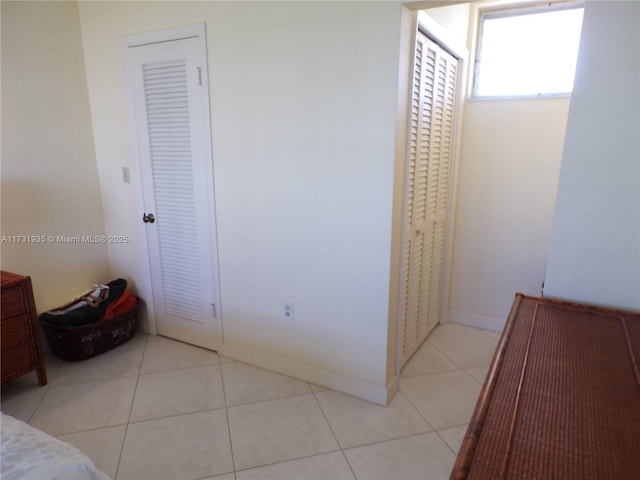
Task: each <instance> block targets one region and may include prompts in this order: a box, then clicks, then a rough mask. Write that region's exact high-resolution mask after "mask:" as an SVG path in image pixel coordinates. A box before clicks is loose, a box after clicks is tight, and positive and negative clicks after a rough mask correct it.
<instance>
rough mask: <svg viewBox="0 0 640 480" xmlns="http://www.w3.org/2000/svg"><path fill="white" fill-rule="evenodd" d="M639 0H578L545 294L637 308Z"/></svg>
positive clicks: (639, 270)
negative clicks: (574, 61)
mask: <svg viewBox="0 0 640 480" xmlns="http://www.w3.org/2000/svg"><path fill="white" fill-rule="evenodd" d="M639 26H640V3H638V2H633V1H630V2H586V7H585V14H584V24H583V27H582V38H581V42H580V54H579V58H578V67H577V71H576V79H575V84H574V91H573V97H572V100H571V108H570V111H569V122H568V126H567V138H566V142H565V147H564V155H563V159H562V168H561V174H560V184H559V190H558V201H557V205H556V211H555V218H554V223H553V233H552V238H551V248H550V253H549V259H548V263H547V284H546V285H547V287H546V289H545V293H546V294H547V295H549V296H553V297H560V298H563V299H568V300H573V301H581V302H587V303H595V304H601V305H607V306H613V307H620V308H627V309H635V310H640V33H639V32H640V29H639V28H638V27H639Z"/></svg>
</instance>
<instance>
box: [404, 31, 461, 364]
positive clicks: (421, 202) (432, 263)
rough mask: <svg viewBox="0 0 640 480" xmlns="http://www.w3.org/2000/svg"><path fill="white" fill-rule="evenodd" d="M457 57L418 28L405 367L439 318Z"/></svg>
mask: <svg viewBox="0 0 640 480" xmlns="http://www.w3.org/2000/svg"><path fill="white" fill-rule="evenodd" d="M457 65H458V60H457V59H456V58H455V57H453V56H452V55H450V54H449V53H448V52H446V51H444V50H443V49H442V48H440V47H439V46H438V45H437V44H436V43H434V42H432V41H431V40H429V39H428V38H427V37H426V36H425V35H423V34H422V33H421V32H418V36H417V42H416V51H415V63H414V73H413V92H412V103H411V112H410V126H409V135H410V138H409V155H408V157H409V158H408V165H407V179H406V192H405V219H404V222H405V223H404V228H405V235H404V253H403V255H404V258H403V269H402V281H401V288H402V292H401V297H400V298H401V309H400V352H399V353H400V367H402V366H403V365H404V364H405V363H406V361H407V360H408V359H409V358H410V357H411V355H412V354H413V353H414V352H415V351H416V350H417V348H418V347H419V346H420V345H421V344H422V342H423V341H424V339H425V338H426V337H427V335H428V334H429V333H430V332H431V330H433V328H434V327H435V326H436V325H437V324H438V322H439V321H440V315H441V310H442V301H441V296H442V277H443V271H444V255H445V240H446V238H445V236H446V230H447V229H446V220H447V212H448V197H449V183H450V182H449V176H450V170H451V165H450V164H451V161H452V155H453V121H454V118H453V117H454V100H455V92H456V69H457Z"/></svg>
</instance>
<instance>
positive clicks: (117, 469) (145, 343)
mask: <svg viewBox="0 0 640 480" xmlns="http://www.w3.org/2000/svg"><path fill="white" fill-rule="evenodd" d="M148 345H149V336H146V337H145V339H144V348H143V349H142V356H141V357H140V365H138V374H137V375H136V385H135V387H134V389H133V396H132V397H131V406H130V407H129V416H128V417H127V423H126V425H125V427H124V435H123V436H122V445H120V454H119V455H118V465H117V466H116V475H115V478H114V480H116V479H117V478H118V474H119V473H120V465H121V463H122V454H123V453H124V445H125V443H126V442H127V434H128V433H129V424H130V423H131V415H132V414H133V405H134V404H135V401H136V394H137V393H138V384H139V383H140V372H141V371H142V365H143V364H144V357H145V355H146V354H147V346H148Z"/></svg>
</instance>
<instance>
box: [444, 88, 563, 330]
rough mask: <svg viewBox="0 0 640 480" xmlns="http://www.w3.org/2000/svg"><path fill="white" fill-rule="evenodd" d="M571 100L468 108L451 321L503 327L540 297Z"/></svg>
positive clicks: (481, 103) (508, 102)
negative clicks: (523, 300)
mask: <svg viewBox="0 0 640 480" xmlns="http://www.w3.org/2000/svg"><path fill="white" fill-rule="evenodd" d="M568 107H569V100H568V99H541V100H519V101H518V100H504V101H468V102H467V103H466V105H465V114H464V127H463V143H462V154H461V160H460V165H459V177H458V203H457V213H456V223H455V238H454V249H453V268H452V280H451V293H450V300H449V309H450V312H449V320H451V321H454V322H457V323H464V324H470V325H477V326H479V327H483V328H490V329H494V330H495V329H497V330H499V329H501V328H502V327H503V325H504V322H505V321H506V318H507V315H508V313H509V309H510V307H511V304H512V303H513V298H514V294H515V293H516V292H522V293H525V294H529V295H540V291H541V287H542V282H543V281H544V275H545V266H546V259H547V252H548V248H549V237H550V234H551V223H552V218H553V208H554V202H555V195H556V187H557V181H558V175H559V170H560V159H561V157H562V145H563V139H564V132H565V126H566V121H567V111H568Z"/></svg>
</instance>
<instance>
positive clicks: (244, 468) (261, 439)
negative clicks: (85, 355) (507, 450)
mask: <svg viewBox="0 0 640 480" xmlns="http://www.w3.org/2000/svg"><path fill="white" fill-rule="evenodd" d="M498 338H499V334H497V333H494V332H489V331H485V330H478V329H473V328H469V327H463V326H460V325H454V324H448V325H443V326H439V327H438V328H436V330H434V332H433V333H432V334H431V335H430V336H429V338H428V339H427V341H426V342H425V343H424V344H423V345H422V347H421V348H420V349H419V350H418V351H417V352H416V354H415V355H414V356H413V358H411V360H410V361H409V362H408V363H407V365H406V366H405V368H404V369H403V371H402V373H401V378H400V391H399V392H398V393H397V395H396V396H395V397H394V399H393V400H392V401H391V403H390V404H389V406H387V407H381V406H378V405H374V404H372V403H369V402H367V401H364V400H360V399H357V398H354V397H351V396H348V395H344V394H341V393H338V392H334V391H332V390H327V389H325V388H322V387H318V386H316V385H312V384H309V383H306V382H303V381H300V380H296V379H293V378H289V377H286V376H283V375H279V374H276V373H273V372H269V371H266V370H262V369H259V368H256V367H252V366H249V365H246V364H243V363H240V362H235V361H232V360H229V359H227V358H224V357H222V356H219V355H217V354H216V353H214V352H210V351H207V350H203V349H200V348H197V347H193V346H190V345H187V344H184V343H180V342H177V341H173V340H170V339H166V338H163V337H156V336H148V335H144V334H137V335H136V336H135V337H134V338H133V339H132V340H131V341H130V342H128V343H127V344H125V345H122V346H121V347H119V348H117V349H115V350H112V351H111V352H107V353H105V354H103V355H100V356H98V357H96V358H93V359H90V360H86V361H84V362H79V363H72V362H63V361H61V360H59V359H56V358H54V357H52V356H49V355H47V372H48V376H49V384H48V385H47V386H45V387H38V385H37V381H36V377H35V373H33V374H29V375H25V376H24V377H21V378H19V379H17V380H15V381H13V382H9V383H8V384H6V385H4V386H3V387H2V404H1V407H2V411H4V412H5V413H7V414H9V415H13V416H14V417H17V418H19V419H21V420H24V421H27V422H29V423H30V424H31V425H32V426H34V427H36V428H39V429H41V430H44V431H46V432H48V433H49V434H51V435H54V436H56V437H58V438H60V439H62V440H64V441H66V442H69V443H71V444H73V445H75V446H76V447H77V448H79V449H80V450H82V451H83V452H84V453H86V454H87V455H88V456H89V457H91V458H92V459H93V461H94V463H95V464H96V466H97V467H98V468H99V469H101V470H103V471H104V472H105V473H107V474H108V475H109V476H111V477H112V478H114V479H117V480H146V479H150V480H161V479H172V480H173V479H175V480H195V479H199V480H205V479H206V480H212V479H236V480H241V479H242V480H244V479H278V480H280V479H296V480H297V479H312V480H321V479H351V480H354V479H357V480H365V479H389V480H391V479H393V480H402V479H406V480H411V479H421V480H425V479H427V480H431V479H433V480H436V479H445V478H448V477H449V473H450V471H451V468H452V466H453V463H454V460H455V454H456V453H457V450H458V448H459V446H460V443H461V441H462V438H463V436H464V433H465V430H466V426H467V423H468V421H469V419H470V417H471V414H472V412H473V408H474V406H475V403H476V399H477V397H478V394H479V393H480V388H481V386H482V382H483V381H484V377H485V375H486V373H487V369H488V366H489V363H490V361H491V358H492V355H493V351H494V349H495V346H496V344H497V341H498Z"/></svg>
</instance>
